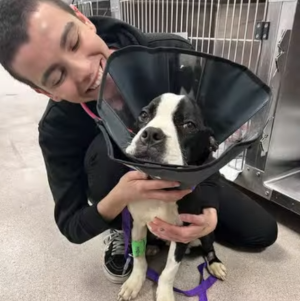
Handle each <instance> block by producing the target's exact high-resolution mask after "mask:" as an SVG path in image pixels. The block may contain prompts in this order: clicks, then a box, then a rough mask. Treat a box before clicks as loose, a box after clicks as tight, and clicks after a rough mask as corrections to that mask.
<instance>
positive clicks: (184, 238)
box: [150, 208, 218, 243]
mask: <svg viewBox="0 0 300 301" xmlns="http://www.w3.org/2000/svg"><path fill="white" fill-rule="evenodd" d="M180 219H181V220H182V221H183V222H187V223H190V224H191V225H189V226H184V227H179V226H174V225H171V224H168V223H166V222H164V221H162V220H160V219H158V218H156V219H155V220H154V221H153V222H152V223H150V226H151V229H152V231H153V233H154V234H155V235H157V236H158V237H159V238H161V239H164V240H168V241H175V242H181V243H190V242H191V241H193V240H196V239H198V238H201V237H203V236H206V235H208V234H210V233H211V232H213V231H214V230H215V229H216V226H217V223H218V217H217V211H216V209H214V208H207V209H204V210H203V214H200V215H192V214H181V215H180Z"/></svg>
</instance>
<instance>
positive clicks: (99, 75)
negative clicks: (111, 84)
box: [87, 59, 104, 92]
mask: <svg viewBox="0 0 300 301" xmlns="http://www.w3.org/2000/svg"><path fill="white" fill-rule="evenodd" d="M102 61H103V60H102V59H101V61H100V65H99V69H98V72H97V75H96V78H95V80H94V82H93V84H92V85H91V86H90V88H89V89H88V90H87V92H90V91H93V90H96V89H97V88H99V86H100V84H101V81H102V77H103V70H104V69H103V65H104V63H103V62H102Z"/></svg>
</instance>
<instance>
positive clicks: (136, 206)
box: [128, 200, 182, 232]
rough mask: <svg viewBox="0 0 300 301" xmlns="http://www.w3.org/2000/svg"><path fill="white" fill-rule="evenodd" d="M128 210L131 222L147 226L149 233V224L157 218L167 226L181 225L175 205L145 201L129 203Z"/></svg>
mask: <svg viewBox="0 0 300 301" xmlns="http://www.w3.org/2000/svg"><path fill="white" fill-rule="evenodd" d="M128 210H129V212H130V213H131V215H132V218H133V220H135V221H136V222H138V223H141V224H142V225H147V227H148V229H149V231H150V232H151V228H150V227H149V223H150V222H151V221H153V220H154V218H155V217H158V218H159V219H161V220H163V221H165V222H167V223H169V224H173V225H178V226H179V225H182V222H181V220H180V218H179V214H178V209H177V204H176V203H166V202H163V201H158V200H145V201H139V202H136V203H131V204H130V205H129V206H128Z"/></svg>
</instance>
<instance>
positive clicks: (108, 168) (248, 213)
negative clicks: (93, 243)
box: [85, 135, 278, 249]
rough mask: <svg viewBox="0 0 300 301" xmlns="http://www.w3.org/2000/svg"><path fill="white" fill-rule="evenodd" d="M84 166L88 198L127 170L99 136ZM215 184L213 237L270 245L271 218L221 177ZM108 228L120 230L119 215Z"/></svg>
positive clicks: (234, 244) (102, 194) (96, 197)
mask: <svg viewBox="0 0 300 301" xmlns="http://www.w3.org/2000/svg"><path fill="white" fill-rule="evenodd" d="M85 168H86V173H87V176H88V182H89V190H90V198H91V199H92V200H101V199H102V198H104V197H105V196H106V195H107V194H108V193H109V191H110V190H111V189H112V188H113V187H114V186H115V185H116V184H117V183H118V181H119V179H120V177H122V175H124V173H126V172H127V171H128V168H127V167H125V166H123V165H120V164H118V163H116V162H114V161H112V160H110V159H109V158H108V156H107V150H106V146H105V143H104V141H103V139H102V136H101V135H99V136H97V138H96V139H95V140H94V141H93V143H92V144H91V146H90V148H89V150H88V151H87V154H86V159H85ZM218 185H220V191H221V193H220V209H219V215H218V226H217V229H216V231H215V235H216V240H217V241H219V242H221V243H225V244H226V245H229V246H232V247H237V248H247V249H262V248H266V247H268V246H270V245H272V244H273V243H274V242H275V241H276V239H277V231H278V230H277V223H276V221H275V219H274V218H273V217H272V216H271V215H270V214H269V213H268V212H267V211H266V210H265V209H264V208H262V207H261V206H260V205H259V204H257V203H256V202H255V201H254V200H252V199H251V198H249V197H248V196H247V195H245V194H244V193H242V192H241V191H240V190H238V189H237V188H236V187H235V186H234V185H233V184H231V183H229V182H227V181H226V180H225V179H223V178H221V179H220V181H219V184H218ZM205 197H207V198H209V197H210V196H209V195H206V196H205ZM112 227H114V228H118V229H121V216H118V218H116V220H115V221H114V222H113V223H112Z"/></svg>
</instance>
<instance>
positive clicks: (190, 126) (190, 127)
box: [182, 121, 196, 130]
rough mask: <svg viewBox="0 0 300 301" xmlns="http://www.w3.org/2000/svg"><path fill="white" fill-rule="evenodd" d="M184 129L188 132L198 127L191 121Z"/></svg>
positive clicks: (185, 124)
mask: <svg viewBox="0 0 300 301" xmlns="http://www.w3.org/2000/svg"><path fill="white" fill-rule="evenodd" d="M182 127H183V128H184V129H186V130H193V129H194V128H195V127H196V125H195V124H194V123H193V122H191V121H189V122H186V123H184V124H183V125H182Z"/></svg>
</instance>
